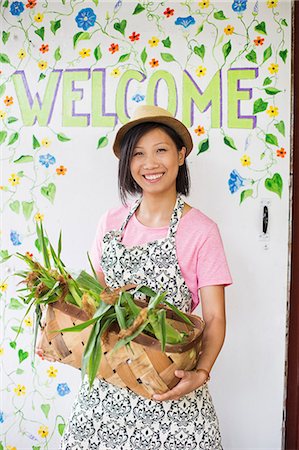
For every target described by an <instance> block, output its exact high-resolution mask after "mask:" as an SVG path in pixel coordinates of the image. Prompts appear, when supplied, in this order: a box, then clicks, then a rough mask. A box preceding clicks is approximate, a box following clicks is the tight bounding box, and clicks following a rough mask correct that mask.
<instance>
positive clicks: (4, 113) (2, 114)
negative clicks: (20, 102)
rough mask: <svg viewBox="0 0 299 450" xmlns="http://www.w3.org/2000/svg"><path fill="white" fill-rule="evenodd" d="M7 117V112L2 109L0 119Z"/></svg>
mask: <svg viewBox="0 0 299 450" xmlns="http://www.w3.org/2000/svg"><path fill="white" fill-rule="evenodd" d="M5 117H6V112H5V111H2V110H1V111H0V119H2V120H3V119H5Z"/></svg>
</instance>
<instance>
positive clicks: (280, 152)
mask: <svg viewBox="0 0 299 450" xmlns="http://www.w3.org/2000/svg"><path fill="white" fill-rule="evenodd" d="M286 154H287V152H286V151H285V149H284V148H283V147H281V148H279V149H278V150H276V156H278V157H279V158H284V157H285V155H286Z"/></svg>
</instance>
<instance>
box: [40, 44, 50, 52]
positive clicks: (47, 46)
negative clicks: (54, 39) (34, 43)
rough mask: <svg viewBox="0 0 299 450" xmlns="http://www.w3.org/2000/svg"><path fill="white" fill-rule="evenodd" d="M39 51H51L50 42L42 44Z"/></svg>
mask: <svg viewBox="0 0 299 450" xmlns="http://www.w3.org/2000/svg"><path fill="white" fill-rule="evenodd" d="M39 51H40V52H42V53H46V52H48V51H49V45H48V44H42V45H41V47H40V49H39Z"/></svg>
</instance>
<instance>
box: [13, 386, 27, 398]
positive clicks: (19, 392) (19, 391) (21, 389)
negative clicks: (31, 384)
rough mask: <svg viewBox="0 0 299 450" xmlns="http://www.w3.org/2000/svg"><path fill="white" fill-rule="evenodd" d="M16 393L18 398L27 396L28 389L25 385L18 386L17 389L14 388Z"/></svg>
mask: <svg viewBox="0 0 299 450" xmlns="http://www.w3.org/2000/svg"><path fill="white" fill-rule="evenodd" d="M14 391H15V393H16V394H17V396H18V397H20V396H21V395H25V394H26V387H25V386H24V385H23V384H18V385H17V387H15V388H14Z"/></svg>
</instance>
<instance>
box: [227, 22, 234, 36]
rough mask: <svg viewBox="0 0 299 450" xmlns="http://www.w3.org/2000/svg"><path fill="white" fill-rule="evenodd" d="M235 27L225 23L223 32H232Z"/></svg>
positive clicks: (228, 33)
mask: <svg viewBox="0 0 299 450" xmlns="http://www.w3.org/2000/svg"><path fill="white" fill-rule="evenodd" d="M234 30H235V28H234V27H233V26H232V25H227V27H226V28H224V33H225V34H226V35H227V36H228V35H230V34H233V32H234Z"/></svg>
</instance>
